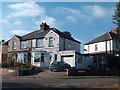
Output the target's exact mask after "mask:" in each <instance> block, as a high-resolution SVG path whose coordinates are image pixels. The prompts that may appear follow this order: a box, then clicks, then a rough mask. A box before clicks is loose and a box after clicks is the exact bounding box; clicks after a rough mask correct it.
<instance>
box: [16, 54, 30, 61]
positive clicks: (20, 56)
mask: <svg viewBox="0 0 120 90" xmlns="http://www.w3.org/2000/svg"><path fill="white" fill-rule="evenodd" d="M27 61H28V53H26V52H24V53H18V62H20V63H26V62H27Z"/></svg>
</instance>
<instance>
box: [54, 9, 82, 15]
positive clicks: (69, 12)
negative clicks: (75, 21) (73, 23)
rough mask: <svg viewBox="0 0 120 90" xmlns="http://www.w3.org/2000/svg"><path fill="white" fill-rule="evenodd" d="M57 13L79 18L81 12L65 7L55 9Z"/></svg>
mask: <svg viewBox="0 0 120 90" xmlns="http://www.w3.org/2000/svg"><path fill="white" fill-rule="evenodd" d="M55 11H56V12H57V13H62V14H63V13H64V14H71V15H75V16H80V14H81V11H80V10H77V9H72V8H67V7H57V8H56V10H55Z"/></svg>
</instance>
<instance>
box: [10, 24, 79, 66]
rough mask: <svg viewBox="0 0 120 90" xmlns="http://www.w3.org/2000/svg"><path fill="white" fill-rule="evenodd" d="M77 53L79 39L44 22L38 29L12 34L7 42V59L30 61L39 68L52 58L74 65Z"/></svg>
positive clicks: (47, 63) (47, 64)
mask: <svg viewBox="0 0 120 90" xmlns="http://www.w3.org/2000/svg"><path fill="white" fill-rule="evenodd" d="M77 53H80V42H79V41H77V40H75V39H74V38H73V37H72V36H71V34H70V33H69V32H61V31H59V30H57V29H56V28H50V27H49V26H48V25H47V24H46V23H42V24H41V25H40V30H36V31H33V32H31V33H28V34H26V35H23V36H18V35H14V36H13V37H12V38H11V39H10V40H9V42H8V60H10V59H12V60H15V61H17V62H22V63H26V62H30V63H31V64H33V65H35V66H38V67H41V68H48V66H49V64H50V62H51V61H54V60H58V61H59V60H64V61H66V62H67V63H69V64H70V65H71V67H76V65H77V64H76V63H77V62H76V58H78V57H77ZM68 60H70V62H69V61H68Z"/></svg>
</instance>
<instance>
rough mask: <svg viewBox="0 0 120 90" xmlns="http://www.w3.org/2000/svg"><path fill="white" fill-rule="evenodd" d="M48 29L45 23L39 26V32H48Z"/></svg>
mask: <svg viewBox="0 0 120 90" xmlns="http://www.w3.org/2000/svg"><path fill="white" fill-rule="evenodd" d="M49 27H50V26H49V25H47V24H46V22H45V23H43V22H42V24H41V25H40V30H48V29H49Z"/></svg>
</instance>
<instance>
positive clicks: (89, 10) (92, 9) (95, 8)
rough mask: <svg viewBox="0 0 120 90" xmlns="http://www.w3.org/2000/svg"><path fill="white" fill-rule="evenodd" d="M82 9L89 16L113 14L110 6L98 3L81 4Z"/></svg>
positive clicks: (96, 16)
mask: <svg viewBox="0 0 120 90" xmlns="http://www.w3.org/2000/svg"><path fill="white" fill-rule="evenodd" d="M81 8H82V10H83V11H84V12H85V13H86V14H88V15H89V16H91V17H95V18H98V17H107V16H110V15H112V14H113V10H112V8H107V7H102V6H99V5H88V6H82V7H81Z"/></svg>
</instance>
